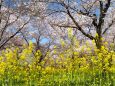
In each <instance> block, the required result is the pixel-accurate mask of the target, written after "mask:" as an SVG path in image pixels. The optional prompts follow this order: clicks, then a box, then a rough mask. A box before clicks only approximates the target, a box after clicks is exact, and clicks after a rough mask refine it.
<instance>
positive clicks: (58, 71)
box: [0, 43, 115, 86]
mask: <svg viewBox="0 0 115 86" xmlns="http://www.w3.org/2000/svg"><path fill="white" fill-rule="evenodd" d="M76 44H77V43H76ZM62 47H64V44H63V46H62ZM76 47H78V45H76ZM33 48H34V47H33V44H32V43H30V45H29V46H23V49H22V51H21V52H20V49H19V48H13V49H6V50H3V51H2V52H1V54H0V86H114V85H115V52H114V51H112V50H109V49H108V48H106V47H105V46H102V48H101V50H98V49H96V48H94V49H93V50H92V49H91V47H87V48H84V47H83V48H82V49H81V51H72V49H71V48H70V49H67V50H65V51H62V52H58V51H56V50H55V48H56V46H54V52H53V53H54V54H55V55H56V57H54V56H53V55H52V53H50V52H47V55H46V57H45V58H44V59H43V61H41V62H39V59H40V57H41V55H42V53H41V52H40V51H39V50H38V51H37V52H35V53H34V55H33ZM83 52H85V53H83ZM86 52H88V53H86Z"/></svg>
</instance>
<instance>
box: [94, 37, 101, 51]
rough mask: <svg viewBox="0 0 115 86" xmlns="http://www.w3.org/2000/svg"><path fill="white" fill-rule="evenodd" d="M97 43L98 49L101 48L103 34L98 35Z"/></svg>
mask: <svg viewBox="0 0 115 86" xmlns="http://www.w3.org/2000/svg"><path fill="white" fill-rule="evenodd" d="M95 43H96V47H97V49H101V47H102V36H101V35H100V36H98V37H96V39H95Z"/></svg>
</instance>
